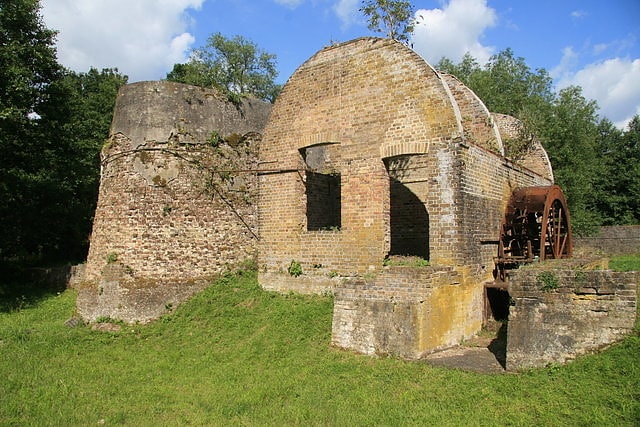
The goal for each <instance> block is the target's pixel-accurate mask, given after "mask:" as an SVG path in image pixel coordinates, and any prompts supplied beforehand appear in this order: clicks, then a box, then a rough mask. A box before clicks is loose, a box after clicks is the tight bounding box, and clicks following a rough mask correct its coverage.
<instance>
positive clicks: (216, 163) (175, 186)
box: [77, 81, 271, 322]
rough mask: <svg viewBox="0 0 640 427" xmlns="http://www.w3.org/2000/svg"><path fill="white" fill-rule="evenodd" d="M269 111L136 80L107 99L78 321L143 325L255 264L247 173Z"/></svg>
mask: <svg viewBox="0 0 640 427" xmlns="http://www.w3.org/2000/svg"><path fill="white" fill-rule="evenodd" d="M270 109H271V104H268V103H265V102H262V101H258V100H244V101H243V102H242V103H241V104H234V103H231V102H229V101H228V100H227V98H226V97H225V96H223V95H221V94H220V93H218V92H217V91H215V90H212V89H204V88H198V87H194V86H188V85H183V84H179V83H172V82H166V81H162V82H140V83H134V84H129V85H126V86H123V87H122V88H121V89H120V92H119V94H118V98H117V102H116V107H115V110H114V117H113V122H112V125H111V136H110V139H109V141H108V142H107V144H106V145H105V147H104V149H103V151H102V156H101V157H102V166H101V177H100V191H99V198H98V205H97V209H96V214H95V219H94V223H93V232H92V235H91V244H90V249H89V255H88V259H87V263H86V268H85V275H84V276H85V277H84V281H83V283H82V285H81V286H79V294H78V303H77V305H78V312H79V313H80V315H81V316H82V317H83V318H85V319H86V320H91V321H94V320H96V319H97V318H100V317H111V318H114V319H121V320H125V321H128V322H134V321H140V322H146V321H148V320H151V319H155V318H157V317H159V316H160V315H162V314H164V313H166V312H167V311H169V310H171V309H172V308H173V307H175V306H177V305H178V304H180V303H181V302H182V301H184V300H185V299H186V298H188V297H189V296H191V295H193V293H195V292H197V291H198V290H200V289H202V288H204V287H205V286H207V285H208V284H210V283H211V279H212V278H213V277H215V276H216V275H218V274H220V273H222V272H224V271H226V270H227V269H229V268H233V267H234V266H235V265H238V264H239V263H241V262H242V261H243V260H245V259H247V258H255V251H256V240H257V232H258V231H257V206H256V203H255V198H256V195H257V186H256V179H255V174H254V173H252V172H249V171H253V170H254V169H255V168H256V167H257V162H258V158H257V150H258V144H259V141H260V138H261V134H260V132H261V131H262V129H263V127H264V125H265V123H266V121H267V118H268V116H269V112H270Z"/></svg>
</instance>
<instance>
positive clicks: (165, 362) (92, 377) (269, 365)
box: [0, 272, 640, 426]
mask: <svg viewBox="0 0 640 427" xmlns="http://www.w3.org/2000/svg"><path fill="white" fill-rule="evenodd" d="M332 303H333V302H332V300H331V298H329V297H320V296H299V295H280V294H275V293H270V292H265V291H263V290H261V289H260V288H259V286H258V285H257V281H256V277H255V274H254V273H251V272H248V273H242V274H240V275H237V276H233V277H231V276H230V277H227V278H225V279H222V280H220V281H218V282H217V283H215V284H214V285H213V286H211V287H210V288H208V289H207V290H206V291H204V292H202V293H200V294H198V295H197V296H195V297H194V298H193V299H191V300H190V301H189V302H188V303H186V304H184V305H183V306H181V307H179V308H178V309H177V310H176V311H175V312H174V313H172V314H171V315H169V316H166V317H164V318H162V319H161V320H159V321H157V322H155V323H153V324H150V325H146V326H140V325H136V326H125V327H123V329H122V330H121V331H120V332H115V333H108V332H97V331H92V330H91V329H90V328H89V327H85V326H80V327H76V328H70V327H67V326H65V325H64V322H65V321H66V320H67V319H69V318H70V317H71V316H72V315H73V314H74V310H75V294H74V292H73V291H71V290H68V291H64V292H62V293H60V294H53V295H48V296H43V297H41V298H39V299H37V300H33V301H26V302H25V303H24V304H11V305H5V306H4V307H5V308H4V309H2V310H0V355H1V356H2V358H1V359H0V425H20V426H24V425H37V426H43V425H55V426H58V425H60V426H68V425H83V426H89V425H118V424H123V425H135V426H158V425H167V426H169V425H188V424H191V425H338V426H352V425H367V426H370V425H425V426H427V425H434V426H440V425H464V426H467V425H482V426H492V425H514V426H521V425H553V426H557V425H575V426H583V425H602V426H613V425H616V426H619V425H629V426H631V425H636V426H637V425H639V424H640V334H639V332H640V329H638V327H636V331H635V333H634V334H633V336H630V337H628V338H627V339H625V340H624V341H623V342H621V343H619V344H616V345H614V346H612V347H610V348H609V349H607V350H605V351H603V352H602V353H600V354H598V355H589V356H584V357H581V358H579V359H578V360H576V361H574V362H572V363H569V364H568V365H566V366H552V367H548V368H545V369H538V370H531V371H527V372H524V373H519V374H500V375H483V374H476V373H470V372H463V371H457V370H449V369H445V368H436V367H431V366H428V365H427V364H426V363H424V362H407V361H402V360H398V359H395V358H372V357H368V356H362V355H357V354H353V353H351V352H348V351H342V350H338V349H334V348H332V347H331V346H330V345H329V341H330V334H331V315H332Z"/></svg>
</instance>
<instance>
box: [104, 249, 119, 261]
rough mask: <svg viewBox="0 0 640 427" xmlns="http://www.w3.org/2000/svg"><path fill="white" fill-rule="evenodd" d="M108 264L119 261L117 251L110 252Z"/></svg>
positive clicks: (107, 259)
mask: <svg viewBox="0 0 640 427" xmlns="http://www.w3.org/2000/svg"><path fill="white" fill-rule="evenodd" d="M106 261H107V264H113V263H114V262H117V261H118V254H117V253H116V252H109V253H108V254H107V258H106Z"/></svg>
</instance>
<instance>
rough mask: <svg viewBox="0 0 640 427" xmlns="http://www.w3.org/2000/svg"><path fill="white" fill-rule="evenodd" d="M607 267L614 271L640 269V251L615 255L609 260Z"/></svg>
mask: <svg viewBox="0 0 640 427" xmlns="http://www.w3.org/2000/svg"><path fill="white" fill-rule="evenodd" d="M609 268H610V269H611V270H614V271H640V253H639V254H632V255H616V256H614V257H612V258H611V259H610V260H609Z"/></svg>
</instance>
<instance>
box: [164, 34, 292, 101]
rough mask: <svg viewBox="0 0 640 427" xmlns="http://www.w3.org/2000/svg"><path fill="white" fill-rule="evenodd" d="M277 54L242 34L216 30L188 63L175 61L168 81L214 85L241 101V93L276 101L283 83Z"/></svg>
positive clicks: (195, 51)
mask: <svg viewBox="0 0 640 427" xmlns="http://www.w3.org/2000/svg"><path fill="white" fill-rule="evenodd" d="M277 76H278V71H277V69H276V56H275V55H273V54H270V53H267V52H265V51H263V50H261V49H259V48H258V46H257V45H256V44H255V43H254V42H252V41H250V40H247V39H245V38H244V37H242V36H235V37H233V38H232V39H229V38H226V37H225V36H223V35H222V34H220V33H215V34H213V35H211V36H210V37H209V38H208V39H207V44H206V45H205V46H204V47H202V48H200V49H195V50H194V52H193V55H192V58H191V60H189V62H188V63H186V64H175V65H174V66H173V70H171V72H169V73H168V74H167V80H169V81H175V82H180V83H187V84H192V85H197V86H203V87H213V88H216V89H218V90H221V91H222V92H223V93H225V94H227V96H228V97H229V100H230V101H232V102H234V103H238V102H240V100H241V99H240V96H254V97H256V98H259V99H263V100H267V101H270V102H274V101H275V98H276V97H277V95H278V93H279V92H280V89H281V86H280V85H278V84H276V83H275V78H276V77H277Z"/></svg>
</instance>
